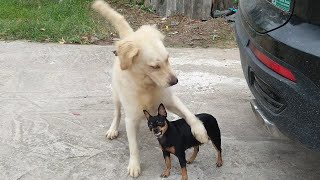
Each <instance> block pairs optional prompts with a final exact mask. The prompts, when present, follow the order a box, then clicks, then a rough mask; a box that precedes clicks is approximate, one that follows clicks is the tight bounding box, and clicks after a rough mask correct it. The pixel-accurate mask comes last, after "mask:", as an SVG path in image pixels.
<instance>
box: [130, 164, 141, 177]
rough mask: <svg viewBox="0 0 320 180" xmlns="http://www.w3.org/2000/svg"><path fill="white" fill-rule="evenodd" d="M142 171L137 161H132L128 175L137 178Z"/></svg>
mask: <svg viewBox="0 0 320 180" xmlns="http://www.w3.org/2000/svg"><path fill="white" fill-rule="evenodd" d="M140 173H141V169H140V164H139V163H138V162H137V161H133V160H130V162H129V166H128V174H129V175H130V176H131V177H133V178H136V177H138V176H139V175H140Z"/></svg>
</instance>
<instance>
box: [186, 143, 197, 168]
mask: <svg viewBox="0 0 320 180" xmlns="http://www.w3.org/2000/svg"><path fill="white" fill-rule="evenodd" d="M198 152H199V146H194V147H193V153H192V155H191V157H190V159H189V160H188V161H187V164H191V163H192V162H193V161H194V159H196V157H197V154H198Z"/></svg>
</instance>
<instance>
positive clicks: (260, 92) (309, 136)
mask: <svg viewBox="0 0 320 180" xmlns="http://www.w3.org/2000/svg"><path fill="white" fill-rule="evenodd" d="M280 29H281V28H280ZM249 31H251V32H249ZM252 34H253V33H252V30H251V29H250V27H249V26H247V25H246V22H244V21H243V20H242V19H241V15H238V17H237V21H236V37H237V42H238V46H239V50H240V57H241V65H242V69H243V73H244V75H245V78H246V81H247V83H248V86H249V88H250V91H251V92H252V94H253V95H254V97H255V98H256V100H255V101H254V104H253V105H252V106H253V109H254V111H255V113H256V115H259V116H258V117H262V120H263V121H264V122H265V124H266V126H267V127H269V129H270V128H271V129H270V130H271V132H272V134H274V135H275V134H278V132H277V131H278V129H279V130H280V131H281V132H282V133H283V134H285V135H286V136H288V137H289V138H290V139H294V140H298V141H300V142H301V143H303V144H305V145H307V146H308V147H310V148H313V149H320V112H319V111H320V102H319V91H317V90H318V88H317V87H316V86H315V85H314V84H313V83H312V82H311V81H310V80H309V79H307V78H306V77H305V76H304V75H303V74H301V73H300V72H299V71H298V70H297V69H294V68H290V69H291V70H292V71H293V72H294V74H295V76H296V78H297V83H294V82H292V81H290V80H287V79H285V78H284V77H282V76H280V75H279V74H277V73H275V72H273V71H272V70H270V69H269V68H267V67H266V66H265V65H263V64H262V63H261V62H260V61H259V60H258V59H257V58H256V57H255V56H254V54H253V53H252V52H251V50H250V48H249V47H248V44H249V42H250V41H251V43H254V37H255V36H252ZM257 36H260V38H261V36H268V34H266V35H257ZM282 65H284V66H288V65H286V64H282ZM273 124H274V125H276V128H275V127H273ZM278 135H279V134H278Z"/></svg>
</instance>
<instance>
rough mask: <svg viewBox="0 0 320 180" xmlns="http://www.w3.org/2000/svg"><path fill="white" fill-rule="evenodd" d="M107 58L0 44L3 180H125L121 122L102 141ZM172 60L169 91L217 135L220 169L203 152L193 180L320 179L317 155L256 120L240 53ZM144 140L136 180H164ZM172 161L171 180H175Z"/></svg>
mask: <svg viewBox="0 0 320 180" xmlns="http://www.w3.org/2000/svg"><path fill="white" fill-rule="evenodd" d="M113 49H114V48H113V47H111V46H85V45H83V46H79V45H59V44H38V43H28V42H21V41H18V42H10V43H6V42H0V112H1V113H0V179H4V180H6V179H10V180H11V179H12V180H15V179H21V180H23V179H55V180H57V179H68V180H69V179H108V180H109V179H110V180H113V179H130V178H129V177H128V176H127V175H126V172H127V169H126V168H127V163H128V160H129V151H128V146H127V138H126V134H125V128H124V123H123V121H121V125H120V136H119V138H118V139H116V140H113V141H109V140H106V138H105V137H104V134H105V132H106V131H107V129H108V127H109V125H110V123H111V120H112V115H113V105H112V100H111V91H110V68H111V64H112V60H113V53H112V52H111V51H112V50H113ZM169 51H170V52H171V63H172V65H173V67H174V69H175V70H176V71H177V74H178V77H179V84H178V85H176V86H174V87H173V89H174V90H175V91H176V93H177V94H178V95H179V96H180V97H181V99H182V101H183V102H184V103H185V104H186V105H187V106H188V107H189V108H190V109H191V111H192V112H194V113H198V112H207V113H211V114H213V115H214V116H215V117H216V118H217V120H218V122H219V124H220V128H221V131H222V148H223V158H224V165H223V166H222V167H221V168H216V167H215V160H216V159H215V157H216V155H215V151H214V149H213V148H212V146H211V144H206V145H203V146H201V147H200V152H199V155H198V157H197V158H196V160H195V162H194V163H193V164H191V165H188V174H189V179H203V180H211V179H237V180H238V179H320V168H319V167H320V154H319V153H317V152H313V151H310V150H307V149H305V148H303V147H301V146H300V145H299V144H296V143H294V142H292V141H289V140H286V139H279V138H275V137H272V136H271V135H270V134H269V133H268V132H267V131H266V130H265V129H264V127H263V126H262V125H261V124H260V123H259V122H258V121H257V120H256V119H255V116H254V114H253V113H252V111H251V107H250V104H249V100H250V99H251V98H252V96H251V94H250V92H249V90H248V88H247V85H246V82H245V80H244V78H243V75H242V72H241V68H240V61H239V54H238V50H237V49H225V50H222V49H169ZM173 118H176V117H174V116H173V115H170V119H173ZM140 130H141V131H140V135H141V138H140V149H141V151H140V152H141V161H142V165H141V166H142V170H143V171H142V175H141V176H140V177H139V178H138V179H141V180H149V179H161V178H160V177H159V176H160V174H161V173H162V171H163V170H164V166H165V165H164V161H163V159H162V153H161V150H160V148H159V147H158V143H157V141H156V139H155V138H154V137H153V135H152V134H151V133H150V132H149V130H148V128H147V125H146V124H144V123H143V124H141V128H140ZM189 153H190V152H189ZM173 159H174V161H173V163H172V165H173V167H172V170H171V176H170V177H169V178H168V180H170V179H171V180H173V179H180V169H179V163H178V161H177V160H176V159H175V158H173Z"/></svg>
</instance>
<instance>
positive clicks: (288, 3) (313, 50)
mask: <svg viewBox="0 0 320 180" xmlns="http://www.w3.org/2000/svg"><path fill="white" fill-rule="evenodd" d="M236 36H237V42H238V46H239V49H240V55H241V64H242V69H243V73H244V75H245V78H246V81H247V83H248V86H249V88H250V90H251V92H252V94H253V95H254V97H255V100H253V101H252V106H253V107H254V108H253V109H254V110H255V112H256V114H257V115H258V117H260V118H262V119H263V120H264V121H265V122H266V123H267V124H268V125H270V126H272V125H275V127H276V129H279V130H280V131H281V132H282V133H283V134H284V135H286V136H287V137H289V138H291V139H293V140H298V141H299V142H301V143H303V144H304V145H306V146H307V147H310V148H313V149H318V150H319V149H320V1H319V0H240V1H239V11H238V13H237V19H236Z"/></svg>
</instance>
